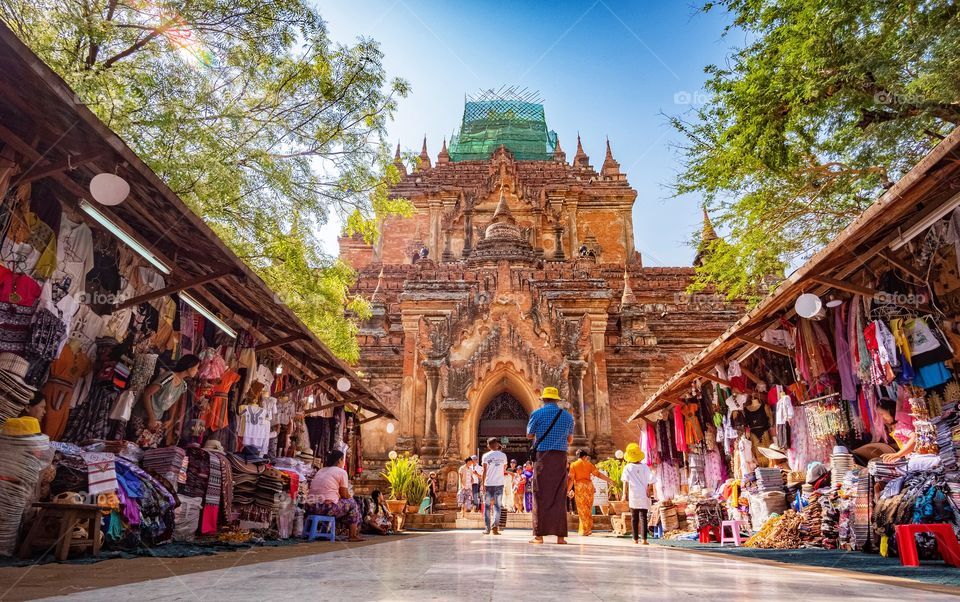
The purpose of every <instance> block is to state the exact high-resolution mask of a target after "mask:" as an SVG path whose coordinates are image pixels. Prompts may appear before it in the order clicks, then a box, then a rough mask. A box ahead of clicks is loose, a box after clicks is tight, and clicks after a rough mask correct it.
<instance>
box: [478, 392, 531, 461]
mask: <svg viewBox="0 0 960 602" xmlns="http://www.w3.org/2000/svg"><path fill="white" fill-rule="evenodd" d="M529 418H530V416H529V415H528V414H527V411H526V410H525V409H523V404H521V403H520V401H519V400H518V399H517V398H516V397H514V396H513V395H512V394H511V393H510V392H508V391H503V392H501V393H499V394H498V395H497V396H496V397H494V398H493V399H491V400H490V403H488V404H487V407H486V408H484V409H483V413H482V414H480V422H479V425H478V427H477V445H478V447H479V448H480V450H479V452H480V455H483V454H484V453H485V452H486V451H487V438H489V437H499V438H500V440H501V443H503V442H504V441H506V443H505V444H504V445H503V452H504V453H505V454H507V457H508V458H510V459H511V460H516V461H517V462H518V463H520V464H523V462H524V460H526V459H527V451H528V448H529V443H528V441H527V422H528V420H529Z"/></svg>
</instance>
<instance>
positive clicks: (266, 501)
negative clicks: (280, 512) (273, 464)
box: [253, 468, 284, 509]
mask: <svg viewBox="0 0 960 602" xmlns="http://www.w3.org/2000/svg"><path fill="white" fill-rule="evenodd" d="M283 490H284V487H283V473H282V472H280V471H279V470H277V469H275V468H268V469H267V470H265V471H263V472H262V473H260V477H259V478H258V479H257V489H256V491H255V492H254V494H253V503H254V504H256V505H257V506H260V507H261V508H270V509H274V508H276V507H277V505H278V502H279V501H280V497H281V496H280V494H281V493H283Z"/></svg>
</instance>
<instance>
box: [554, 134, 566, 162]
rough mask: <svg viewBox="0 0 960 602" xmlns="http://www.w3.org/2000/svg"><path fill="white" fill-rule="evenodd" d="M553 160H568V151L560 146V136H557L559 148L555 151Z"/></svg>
mask: <svg viewBox="0 0 960 602" xmlns="http://www.w3.org/2000/svg"><path fill="white" fill-rule="evenodd" d="M553 160H554V161H557V162H560V163H566V162H567V153H565V152H563V149H562V148H560V136H557V148H555V149H554V151H553Z"/></svg>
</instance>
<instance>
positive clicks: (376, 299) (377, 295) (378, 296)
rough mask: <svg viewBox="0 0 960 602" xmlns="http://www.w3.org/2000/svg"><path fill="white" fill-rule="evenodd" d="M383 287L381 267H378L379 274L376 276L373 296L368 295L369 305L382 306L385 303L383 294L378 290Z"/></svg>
mask: <svg viewBox="0 0 960 602" xmlns="http://www.w3.org/2000/svg"><path fill="white" fill-rule="evenodd" d="M382 287H383V266H381V267H380V274H379V275H378V276H377V286H376V288H374V289H373V294H372V295H370V303H377V304H383V303H384V302H385V301H386V298H385V297H384V296H383V293H381V292H380V289H381V288H382Z"/></svg>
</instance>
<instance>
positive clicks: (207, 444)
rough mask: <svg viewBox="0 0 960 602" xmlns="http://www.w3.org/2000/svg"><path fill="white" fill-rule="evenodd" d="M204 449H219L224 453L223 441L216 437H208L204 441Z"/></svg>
mask: <svg viewBox="0 0 960 602" xmlns="http://www.w3.org/2000/svg"><path fill="white" fill-rule="evenodd" d="M203 449H208V450H211V451H218V452H220V453H223V443H220V442H219V441H217V440H216V439H207V440H206V441H204V443H203Z"/></svg>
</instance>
